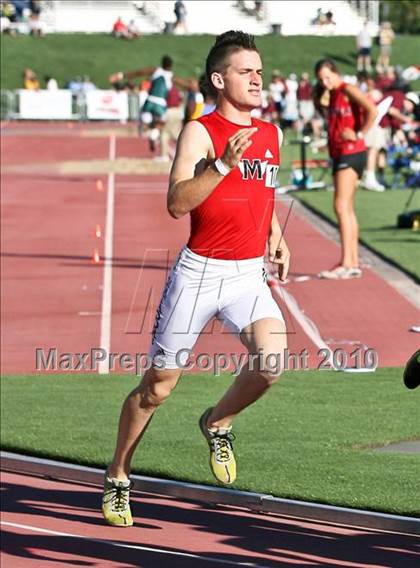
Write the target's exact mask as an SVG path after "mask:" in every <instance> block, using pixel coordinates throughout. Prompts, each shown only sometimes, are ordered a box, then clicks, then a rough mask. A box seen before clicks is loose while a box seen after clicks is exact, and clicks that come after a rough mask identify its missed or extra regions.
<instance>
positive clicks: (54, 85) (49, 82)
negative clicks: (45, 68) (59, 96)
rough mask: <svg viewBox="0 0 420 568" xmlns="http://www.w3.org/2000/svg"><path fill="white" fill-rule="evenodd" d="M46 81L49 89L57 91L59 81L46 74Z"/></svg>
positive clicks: (46, 86)
mask: <svg viewBox="0 0 420 568" xmlns="http://www.w3.org/2000/svg"><path fill="white" fill-rule="evenodd" d="M44 81H45V88H46V89H47V91H56V90H57V89H58V83H57V81H56V80H55V79H54V78H53V77H50V76H49V75H45V77H44Z"/></svg>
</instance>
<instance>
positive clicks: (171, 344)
mask: <svg viewBox="0 0 420 568" xmlns="http://www.w3.org/2000/svg"><path fill="white" fill-rule="evenodd" d="M214 316H217V318H218V319H220V320H222V321H223V322H224V323H225V324H226V325H227V326H228V328H229V329H230V330H231V331H232V332H233V333H236V334H239V333H240V332H241V331H242V330H243V329H244V328H245V327H246V326H247V325H249V324H250V323H253V322H255V321H257V320H259V319H262V318H275V319H279V320H281V321H282V322H284V318H283V314H282V313H281V310H280V308H279V306H278V305H277V303H276V301H275V300H274V298H273V296H272V295H271V291H270V288H269V286H268V284H267V274H266V271H265V268H264V258H263V257H258V258H251V259H245V260H221V259H214V258H208V257H205V256H200V255H198V254H196V253H194V252H192V251H191V250H190V249H189V248H188V247H186V246H185V247H184V248H183V249H182V251H181V253H180V254H179V256H178V258H177V260H176V262H175V264H174V266H173V267H172V270H171V272H170V274H169V277H168V280H167V282H166V286H165V289H164V291H163V294H162V299H161V301H160V304H159V307H158V310H157V313H156V320H155V325H154V328H153V336H152V345H151V348H150V351H149V357H150V358H151V359H152V360H153V363H154V365H155V366H156V367H157V368H165V369H177V368H181V367H182V366H183V365H185V363H186V361H187V359H188V354H187V353H186V350H188V349H192V348H193V346H194V344H195V342H196V341H197V339H198V337H199V335H200V333H201V331H202V330H203V328H204V327H205V326H206V324H207V322H208V321H209V320H210V319H211V318H212V317H214ZM178 352H180V353H179V354H178ZM177 354H178V355H177Z"/></svg>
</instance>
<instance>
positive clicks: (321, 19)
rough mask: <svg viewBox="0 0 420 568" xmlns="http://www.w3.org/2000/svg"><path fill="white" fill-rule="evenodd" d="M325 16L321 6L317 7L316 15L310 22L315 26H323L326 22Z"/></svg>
mask: <svg viewBox="0 0 420 568" xmlns="http://www.w3.org/2000/svg"><path fill="white" fill-rule="evenodd" d="M326 20H327V19H326V16H325V14H324V13H323V11H322V8H318V9H317V11H316V16H315V18H314V19H313V20H312V24H313V25H315V26H323V25H324V24H325V23H326Z"/></svg>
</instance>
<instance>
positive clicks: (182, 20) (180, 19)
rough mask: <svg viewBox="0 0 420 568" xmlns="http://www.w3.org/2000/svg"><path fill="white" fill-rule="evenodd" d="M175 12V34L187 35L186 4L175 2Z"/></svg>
mask: <svg viewBox="0 0 420 568" xmlns="http://www.w3.org/2000/svg"><path fill="white" fill-rule="evenodd" d="M174 12H175V18H176V22H175V26H174V33H175V34H185V33H187V24H186V19H187V9H186V7H185V4H184V2H181V1H178V2H175V5H174Z"/></svg>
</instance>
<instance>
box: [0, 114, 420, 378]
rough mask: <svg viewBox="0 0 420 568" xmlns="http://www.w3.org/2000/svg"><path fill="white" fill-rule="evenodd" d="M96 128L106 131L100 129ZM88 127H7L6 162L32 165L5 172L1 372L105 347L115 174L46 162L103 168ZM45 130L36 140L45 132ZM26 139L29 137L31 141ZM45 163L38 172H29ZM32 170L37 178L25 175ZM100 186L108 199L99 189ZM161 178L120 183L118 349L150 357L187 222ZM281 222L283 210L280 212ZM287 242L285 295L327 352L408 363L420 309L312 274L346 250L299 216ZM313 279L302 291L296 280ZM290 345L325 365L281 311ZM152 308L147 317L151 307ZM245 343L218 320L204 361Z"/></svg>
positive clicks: (127, 145) (383, 287)
mask: <svg viewBox="0 0 420 568" xmlns="http://www.w3.org/2000/svg"><path fill="white" fill-rule="evenodd" d="M95 128H96V129H98V128H99V129H100V128H104V127H103V126H102V127H98V126H97V125H95ZM88 129H89V126H86V125H77V126H75V127H74V128H71V129H70V128H66V126H65V125H60V124H51V125H33V124H28V125H26V130H25V128H24V125H17V126H16V125H10V126H8V127H7V128H6V131H5V132H6V136H4V139H3V145H2V153H3V156H2V158H3V160H2V163H3V164H6V165H22V166H27V168H26V170H25V171H22V172H20V173H13V174H11V173H5V174H4V175H3V207H2V274H3V300H2V301H3V326H2V329H3V332H2V333H3V336H2V370H3V372H4V373H19V372H27V373H32V372H35V368H34V362H35V348H36V347H42V348H44V349H48V348H50V347H53V346H55V347H57V348H58V350H59V352H85V351H89V350H90V348H91V347H97V346H99V342H100V323H101V307H102V278H103V268H102V266H101V265H95V264H93V263H92V262H91V258H92V254H93V251H94V249H95V248H96V247H97V248H99V250H100V252H101V253H102V251H103V240H98V239H96V238H95V237H94V230H95V225H96V224H100V225H101V227H102V228H103V227H104V223H105V215H106V186H107V176H106V175H103V176H89V175H73V176H60V175H58V174H52V173H51V171H50V172H49V171H48V163H51V164H53V163H54V162H57V161H63V160H70V159H71V160H83V159H85V160H86V159H95V158H96V159H102V160H104V159H107V157H108V148H109V140H108V138H107V137H96V138H95V137H94V138H92V137H86V136H83V134H86V132H87V131H88ZM37 133H39V135H38V134H37ZM23 134H24V135H23ZM139 155H147V149H146V148H145V144H144V142H143V141H139V140H137V139H135V138H117V156H118V157H122V156H123V157H136V156H139ZM39 163H44V164H47V165H46V166H45V167H44V169H43V172H34V173H32V174H31V173H30V167H31V164H32V165H35V164H39ZM28 172H29V173H28ZM98 177H99V178H101V180H102V182H103V185H104V188H105V190H104V191H97V190H96V179H97V178H98ZM165 187H166V177H165V176H122V175H117V176H116V181H115V216H114V219H115V221H114V254H113V290H112V320H111V321H112V328H111V351H114V352H120V353H121V352H130V353H133V354H134V353H136V352H145V353H147V351H148V348H149V343H150V331H151V328H152V325H153V319H154V315H155V311H156V307H157V304H158V302H159V298H160V293H161V290H162V287H163V285H164V282H165V279H166V275H167V271H168V269H169V267H170V264H171V263H172V261H173V260H174V258H175V257H176V255H177V253H178V251H179V249H180V248H181V247H182V246H183V244H184V243H185V241H186V239H187V236H188V227H189V223H188V220H187V219H182V220H178V221H175V220H173V219H171V218H170V217H169V215H168V214H167V213H166V210H165V193H164V192H165ZM278 211H279V216H280V218H281V220H282V222H284V220H285V218H286V216H287V208H286V206H285V205H284V204H282V205H279V206H278ZM286 236H287V239H288V242H289V246H290V248H291V250H292V254H293V261H292V268H291V279H290V280H291V281H290V282H289V284H288V285H287V286H286V289H287V291H288V292H289V293H291V294H292V295H293V297H294V298H295V300H296V301H297V304H298V307H299V308H300V310H301V311H302V312H304V313H305V314H306V315H307V316H308V317H309V318H310V319H311V320H312V322H314V323H315V324H316V326H317V328H318V330H319V333H320V337H322V339H323V340H325V341H326V342H327V343H328V344H329V345H330V346H331V347H333V348H336V347H340V348H343V349H345V350H347V351H348V352H352V351H353V350H354V349H355V348H356V347H357V346H364V347H371V348H374V349H376V350H377V352H378V354H379V364H380V366H389V365H403V364H404V363H405V361H406V360H407V358H408V357H409V355H410V354H411V353H412V352H413V351H414V350H415V349H416V348H417V347H418V345H417V337H416V336H415V334H412V333H409V331H408V329H409V328H410V326H411V325H413V324H415V323H416V322H418V320H419V312H418V311H416V310H415V309H414V308H413V307H412V306H411V304H409V303H408V302H407V301H406V300H405V299H404V298H403V297H402V296H401V295H400V294H398V293H397V292H396V291H395V290H394V289H393V288H391V287H390V286H389V285H388V284H387V283H386V282H385V281H384V280H382V279H381V278H379V277H378V276H377V275H375V274H374V273H373V272H372V271H370V270H368V269H366V270H365V272H364V276H363V278H362V279H361V280H358V281H357V280H352V281H347V282H326V281H320V280H318V279H316V278H314V276H316V274H317V273H318V272H319V271H320V270H322V269H324V268H326V267H329V266H331V265H332V264H333V263H334V262H335V261H336V260H337V258H338V247H337V245H336V244H334V243H333V242H332V241H330V240H328V239H326V238H325V237H324V236H322V235H321V234H320V233H319V232H318V231H317V230H316V229H315V228H314V227H312V226H311V225H309V224H308V223H307V222H306V221H305V220H304V219H302V218H300V217H299V216H298V215H296V214H295V213H294V212H293V211H292V214H291V216H290V219H289V222H288V225H287V229H286ZM300 275H309V276H310V277H311V278H310V279H309V280H307V281H304V282H299V281H298V280H296V277H298V276H300ZM281 305H282V308H283V311H284V314H285V317H286V321H287V325H288V330H289V347H290V350H291V351H292V352H295V353H298V352H300V351H301V349H303V348H307V349H308V351H309V352H310V354H311V358H310V363H311V366H312V367H316V366H317V365H318V364H319V363H320V362H321V360H322V358H321V357H320V356H318V355H317V352H318V349H319V345H318V346H317V345H315V344H314V343H313V342H312V341H311V340H310V339H309V338H308V336H307V335H306V334H305V333H304V331H303V330H302V328H301V326H300V325H299V323H297V322H296V320H295V314H293V313H290V312H289V310H288V308H287V307H286V306H285V304H284V302H281ZM146 308H147V309H146ZM241 350H242V349H241V345H240V344H239V342H238V341H237V340H236V339H235V338H233V337H232V336H230V335H227V334H226V333H222V332H221V330H220V325H219V324H218V323H217V322H216V324H214V322H213V323H211V324H210V325H209V326H208V327H207V328H206V333H205V334H204V335H203V336H202V337H201V338H200V339H199V341H198V343H197V347H196V352H197V353H198V352H199V351H205V352H210V353H213V352H220V351H225V352H226V351H228V352H230V351H236V352H238V351H241Z"/></svg>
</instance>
